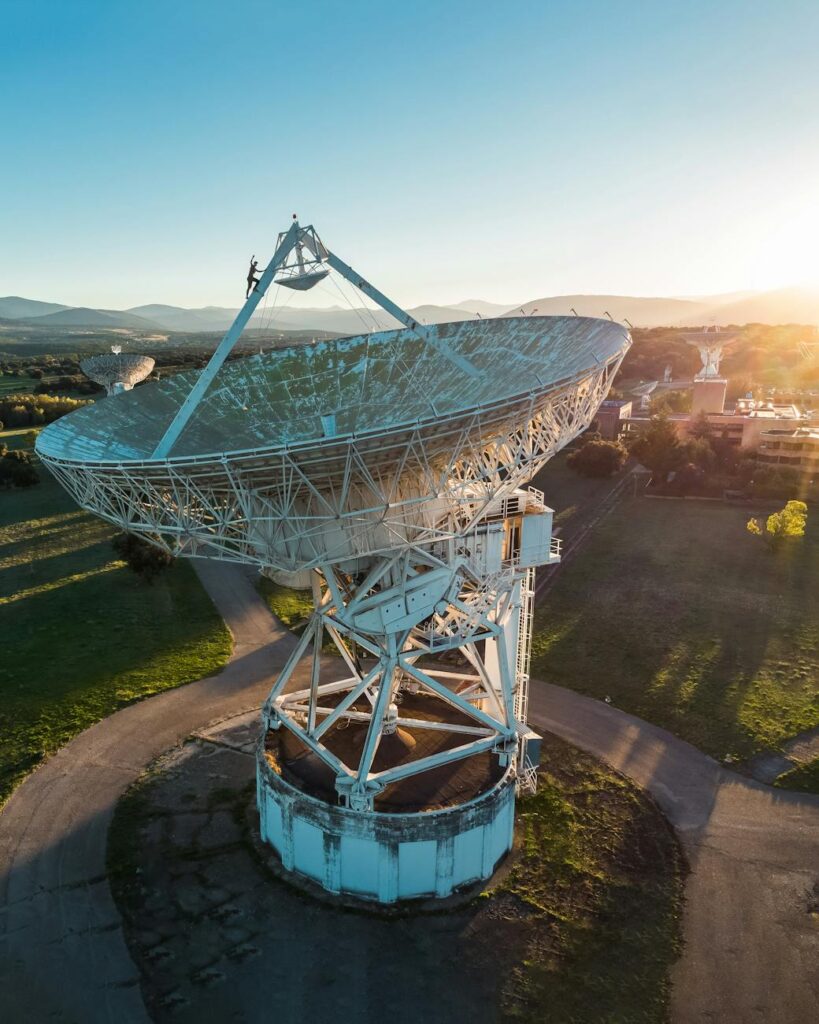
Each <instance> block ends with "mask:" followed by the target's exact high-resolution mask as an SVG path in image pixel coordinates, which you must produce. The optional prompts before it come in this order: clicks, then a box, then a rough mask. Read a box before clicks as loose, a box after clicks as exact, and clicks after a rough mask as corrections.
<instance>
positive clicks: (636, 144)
mask: <svg viewBox="0 0 819 1024" xmlns="http://www.w3.org/2000/svg"><path fill="white" fill-rule="evenodd" d="M817 29H819V6H817V5H815V4H813V3H809V2H797V0H789V2H784V3H776V4H775V3H767V2H764V3H759V4H754V5H752V6H751V5H747V4H745V3H740V2H735V0H721V2H717V3H705V2H702V0H694V2H691V3H686V4H682V3H673V4H664V5H656V6H655V7H651V8H647V7H646V6H645V5H642V4H637V3H634V4H626V5H619V4H618V5H614V4H610V3H603V2H590V3H586V4H583V5H582V6H581V5H570V4H557V3H544V4H537V3H521V2H512V3H509V4H506V5H503V7H502V8H498V6H497V5H495V4H489V3H485V2H478V3H475V2H461V0H457V2H447V3H445V4H434V3H419V4H417V5H413V7H412V8H411V9H410V8H407V9H401V10H399V9H393V8H392V6H391V5H390V6H389V7H387V6H386V5H381V4H377V3H371V2H362V0H354V2H352V3H351V4H347V5H336V4H332V3H316V4H313V5H311V6H310V7H309V8H305V7H302V8H298V9H297V8H295V7H286V8H285V7H281V8H279V7H275V8H274V7H272V6H270V5H267V4H264V3H261V2H255V0H239V2H237V3H234V4H232V5H229V6H226V5H224V4H221V3H212V2H200V3H197V4H195V5H194V4H188V3H182V4H178V5H165V4H162V3H159V2H157V0H149V2H147V3H143V4H140V5H139V6H138V7H137V6H136V5H111V4H104V3H102V2H99V3H98V2H90V0H89V2H86V3H83V4H82V5H65V4H61V3H58V2H53V0H47V2H43V3H40V4H38V5H37V6H36V7H32V6H31V5H29V4H27V3H22V2H11V3H6V4H4V5H3V6H2V9H0V40H2V42H0V56H2V60H0V112H1V113H2V119H3V125H4V137H5V139H6V141H7V143H8V145H7V148H6V150H5V153H4V158H3V160H2V161H0V187H2V194H3V196H4V197H5V201H4V202H3V204H2V206H0V237H2V239H3V244H2V246H0V293H2V294H7V295H8V294H17V295H23V296H27V297H31V298H39V299H45V300H51V301H57V302H63V303H66V304H70V305H77V306H84V305H87V306H92V307H96V308H100V307H102V308H112V309H123V308H128V307H130V306H134V305H139V304H141V303H149V302H167V303H169V304H174V305H182V306H192V307H195V306H205V305H224V306H235V305H237V304H238V303H239V301H240V300H241V298H242V297H243V291H242V279H243V277H244V273H245V270H246V263H247V259H248V257H249V256H250V254H251V253H252V252H255V253H256V254H257V255H259V256H261V257H262V259H263V260H266V259H267V258H268V257H269V255H270V254H271V253H272V250H273V246H274V243H275V236H276V233H277V232H278V231H279V230H282V229H284V228H286V227H287V224H288V222H289V219H290V215H291V213H292V212H298V213H299V215H300V218H301V220H302V222H303V223H310V222H312V223H314V224H315V225H316V227H317V229H318V231H319V233H320V234H321V235H322V237H323V238H324V239H325V241H326V242H327V244H328V245H330V246H331V247H332V248H334V249H335V250H336V251H337V252H338V253H339V255H341V256H342V257H343V258H344V259H346V260H348V261H349V262H350V263H352V264H353V265H354V266H356V267H357V268H358V269H360V270H361V271H362V272H364V273H366V274H367V275H368V276H369V277H371V278H372V279H374V280H375V281H377V283H378V284H379V286H380V287H381V288H383V289H384V290H385V291H386V292H387V294H390V295H391V296H393V297H394V298H395V299H396V300H398V301H399V302H401V303H402V304H403V305H405V306H415V305H418V304H420V303H439V304H447V303H453V302H457V301H463V300H466V299H471V298H478V299H482V300H486V301H490V302H497V303H502V304H504V305H506V304H508V305H510V306H511V305H512V304H513V303H515V302H518V301H525V300H527V299H531V298H534V297H536V296H541V295H558V294H573V293H601V294H621V295H635V296H651V295H662V296H682V295H686V296H691V295H713V294H717V293H723V292H734V291H750V290H766V289H772V288H777V287H782V286H786V285H790V284H798V283H805V284H808V285H813V286H815V285H817V284H819V268H818V267H817V260H816V256H815V252H814V245H815V239H816V238H817V236H819V187H817V184H816V182H817V181H819V133H817V132H816V131H815V127H816V113H815V111H816V109H819V102H818V101H819V78H817V76H816V74H815V39H816V38H817ZM332 301H333V300H332V297H326V298H324V299H320V298H319V296H317V295H310V296H306V297H304V298H303V299H301V300H299V299H297V300H296V302H297V303H299V304H306V305H313V306H315V305H330V304H331V303H332Z"/></svg>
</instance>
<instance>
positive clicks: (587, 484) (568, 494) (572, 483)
mask: <svg viewBox="0 0 819 1024" xmlns="http://www.w3.org/2000/svg"><path fill="white" fill-rule="evenodd" d="M568 455H569V453H568V452H565V451H564V452H560V454H559V455H556V456H555V457H554V458H553V459H551V460H550V461H549V462H548V463H547V464H546V466H545V467H544V468H543V469H542V470H541V471H540V472H539V473H538V474H537V476H535V477H534V479H533V480H532V486H533V487H537V488H539V489H540V490H541V491H543V493H544V500H545V501H546V504H547V505H548V506H549V508H552V509H554V510H555V526H559V527H560V531H561V536H563V537H569V536H571V534H572V532H573V531H575V530H576V529H578V528H579V527H580V526H582V524H583V521H584V520H585V519H586V518H587V517H588V516H589V515H590V514H591V513H593V512H594V510H595V509H596V508H597V507H598V505H599V504H600V502H601V501H602V500H603V498H605V497H606V495H607V494H609V493H610V492H611V490H612V489H613V488H614V487H616V486H617V483H618V481H619V480H621V479H622V476H623V474H622V472H621V473H618V474H617V475H616V476H613V477H607V478H605V479H603V480H590V479H588V478H586V477H583V476H580V474H579V473H575V471H574V470H573V469H569V467H568V466H567V465H566V459H567V458H568Z"/></svg>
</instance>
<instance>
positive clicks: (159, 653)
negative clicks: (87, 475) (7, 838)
mask: <svg viewBox="0 0 819 1024" xmlns="http://www.w3.org/2000/svg"><path fill="white" fill-rule="evenodd" d="M41 475H42V476H43V477H44V479H43V482H42V483H41V484H40V485H39V486H37V487H33V488H30V489H28V490H24V491H0V649H2V651H3V658H2V661H0V803H2V801H3V800H4V799H5V798H6V797H7V796H8V794H9V793H10V791H11V789H12V787H13V786H14V785H15V784H16V783H17V782H18V781H19V780H20V779H21V778H22V777H23V776H24V775H25V774H26V772H27V771H29V770H30V769H31V768H32V767H34V766H35V765H36V764H37V763H38V762H39V761H40V760H41V759H42V758H43V757H44V756H45V755H47V754H49V753H51V752H52V751H54V750H55V749H57V747H59V746H60V745H61V744H63V743H65V742H66V741H67V740H68V739H70V738H71V737H72V736H74V735H75V734H76V733H78V732H80V731H81V730H82V729H84V728H86V727H87V726H88V725H90V724H92V723H93V722H96V721H98V720H99V719H101V718H103V717H105V716H106V715H108V714H110V713H111V712H112V711H115V710H116V709H117V708H119V707H122V706H123V705H124V704H128V703H130V702H131V701H134V700H137V699H138V698H140V697H145V696H147V695H149V694H152V693H156V692H158V691H160V690H165V689H169V688H171V687H173V686H178V685H179V684H181V683H186V682H190V681H192V680H194V679H199V678H201V677H202V676H207V675H210V674H212V673H214V672H216V671H218V670H219V668H220V667H221V666H222V665H223V664H224V663H225V661H226V659H227V657H228V655H229V653H230V649H231V641H230V635H229V633H228V631H227V629H226V628H225V625H224V623H223V622H222V620H221V618H220V617H219V615H218V614H217V612H216V610H215V609H214V607H213V605H212V604H211V602H210V599H209V598H208V597H207V595H206V594H205V592H204V591H203V590H202V588H201V586H200V585H199V582H198V580H197V579H196V576H195V574H194V572H193V570H192V569H191V568H190V566H189V565H187V564H184V563H179V564H176V565H174V566H173V567H172V569H171V570H170V571H169V572H168V573H166V574H165V575H164V576H162V577H161V578H160V579H159V580H158V581H157V582H156V583H155V584H154V585H153V586H147V585H146V584H144V583H142V582H140V581H139V580H138V579H137V577H136V576H134V574H133V573H132V572H131V571H130V570H128V569H127V568H126V567H125V566H124V564H123V563H122V562H119V561H117V559H116V556H115V554H114V552H113V549H112V548H111V544H110V538H111V536H112V534H113V530H112V529H111V528H110V527H109V526H107V525H105V524H104V523H102V522H101V521H100V520H97V519H93V518H92V517H91V516H88V515H86V514H85V513H83V512H80V511H79V510H78V509H77V507H76V506H75V505H74V504H73V502H72V501H71V500H70V499H69V497H68V496H67V495H66V494H65V493H64V492H63V491H62V489H61V488H59V487H58V486H57V484H56V483H55V482H53V481H52V480H51V479H50V478H48V477H47V474H46V473H45V471H41Z"/></svg>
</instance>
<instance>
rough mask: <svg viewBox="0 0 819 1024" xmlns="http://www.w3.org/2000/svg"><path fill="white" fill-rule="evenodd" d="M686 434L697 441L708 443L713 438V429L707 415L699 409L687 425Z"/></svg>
mask: <svg viewBox="0 0 819 1024" xmlns="http://www.w3.org/2000/svg"><path fill="white" fill-rule="evenodd" d="M688 433H689V434H690V435H691V437H693V438H694V439H695V440H697V441H701V440H707V441H710V440H711V438H712V437H713V436H714V428H713V427H712V426H711V421H710V420H709V419H708V413H707V412H705V410H703V409H700V411H699V412H698V413H697V415H696V416H695V417H694V418H693V419H692V420H691V422H690V423H689V424H688Z"/></svg>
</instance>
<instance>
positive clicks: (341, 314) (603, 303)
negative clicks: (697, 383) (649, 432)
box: [0, 288, 819, 334]
mask: <svg viewBox="0 0 819 1024" xmlns="http://www.w3.org/2000/svg"><path fill="white" fill-rule="evenodd" d="M521 308H522V309H523V311H524V312H525V313H527V314H530V313H532V312H534V311H535V310H536V311H537V312H538V313H539V314H541V315H549V314H552V315H555V314H566V313H569V312H570V311H571V310H572V309H574V310H575V311H576V312H577V313H578V314H580V315H581V316H604V315H605V314H606V313H608V314H609V315H610V316H611V317H612V318H613V319H614V320H620V321H623V320H628V321H630V322H631V323H632V324H633V325H634V326H635V327H684V326H685V327H688V326H692V325H699V324H710V323H714V324H720V325H730V324H733V325H741V324H746V323H767V324H784V323H801V324H816V325H819V291H812V290H810V289H807V288H783V289H779V290H777V291H768V292H734V293H730V294H727V295H709V296H703V297H694V298H650V297H639V296H627V295H551V296H546V297H544V298H542V299H534V300H532V301H529V302H525V303H523V304H522V305H521V306H512V307H508V306H505V305H502V304H500V303H496V302H484V301H483V300H482V299H467V300H465V301H464V302H456V303H453V304H452V305H449V306H434V305H425V306H416V307H415V308H414V309H410V310H408V312H409V313H411V314H412V316H414V317H415V318H416V319H417V320H418V321H419V322H421V323H449V322H454V321H459V320H469V319H471V318H473V317H476V316H478V315H480V316H482V317H493V316H503V315H510V316H514V315H517V314H518V312H519V310H520V309H521ZM237 312H238V309H228V308H225V307H221V306H204V307H202V308H200V309H184V308H182V307H181V306H169V305H161V304H149V305H145V306H134V307H133V308H132V309H126V310H116V309H90V308H85V307H75V306H68V305H64V304H62V303H58V302H40V301H39V300H36V299H25V298H21V297H20V296H17V295H10V296H7V297H5V298H0V318H2V319H5V320H11V321H19V322H20V323H25V324H30V325H32V326H39V327H46V328H47V327H68V328H71V327H76V328H96V329H104V328H110V329H123V328H124V329H129V330H139V331H149V332H150V331H163V332H168V331H172V332H185V333H192V332H193V333H200V332H214V331H215V332H218V331H224V330H226V329H227V328H228V326H229V325H230V324H231V323H232V322H233V319H234V317H235V316H236V314H237ZM250 326H251V327H256V328H259V327H264V328H266V329H268V330H271V331H276V330H282V331H292V330H301V331H305V330H307V331H310V330H315V331H330V332H333V333H337V334H357V333H360V332H361V331H365V330H373V329H377V330H383V329H389V328H392V327H396V326H397V321H395V320H393V318H392V317H391V316H388V315H387V314H386V313H384V312H382V311H381V310H371V309H365V308H358V309H352V308H351V309H344V308H343V307H341V306H332V307H329V308H315V309H287V308H284V309H282V308H278V309H270V308H268V309H267V310H259V311H257V313H256V314H255V316H254V317H253V319H252V320H251V321H250Z"/></svg>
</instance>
